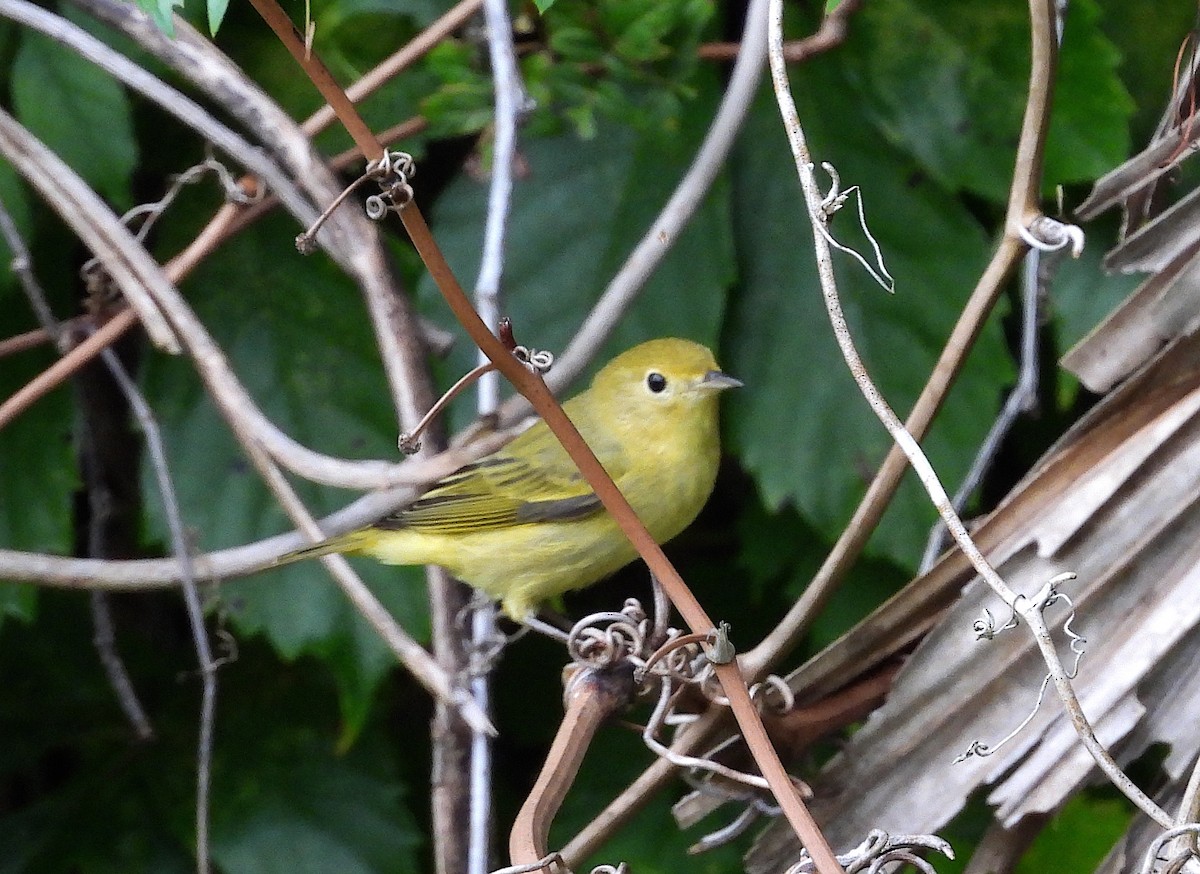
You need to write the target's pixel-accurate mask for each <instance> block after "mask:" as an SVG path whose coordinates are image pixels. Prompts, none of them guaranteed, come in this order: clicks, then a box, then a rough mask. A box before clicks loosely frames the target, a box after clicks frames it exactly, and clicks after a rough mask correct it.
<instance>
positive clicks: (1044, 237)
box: [1016, 215, 1086, 258]
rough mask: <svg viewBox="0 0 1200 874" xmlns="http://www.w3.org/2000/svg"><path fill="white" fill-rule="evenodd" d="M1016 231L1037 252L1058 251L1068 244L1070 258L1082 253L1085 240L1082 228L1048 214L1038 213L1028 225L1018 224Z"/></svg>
mask: <svg viewBox="0 0 1200 874" xmlns="http://www.w3.org/2000/svg"><path fill="white" fill-rule="evenodd" d="M1016 232H1017V236H1018V237H1020V238H1021V239H1022V240H1023V241H1024V242H1025V243H1026V244H1028V245H1029V247H1030V248H1033V249H1037V250H1038V251H1039V252H1058V251H1059V250H1061V249H1066V248H1067V247H1068V246H1069V247H1070V249H1071V257H1072V258H1078V257H1079V256H1080V255H1082V254H1083V247H1084V244H1085V242H1086V238H1085V237H1084V234H1083V229H1082V228H1080V227H1078V226H1077V225H1069V224H1065V223H1064V222H1060V221H1059V220H1058V219H1053V218H1050V216H1048V215H1039V216H1038V217H1037V218H1035V219H1034V220H1033V221H1031V222H1030V223H1029V227H1022V226H1021V225H1018V226H1017V227H1016Z"/></svg>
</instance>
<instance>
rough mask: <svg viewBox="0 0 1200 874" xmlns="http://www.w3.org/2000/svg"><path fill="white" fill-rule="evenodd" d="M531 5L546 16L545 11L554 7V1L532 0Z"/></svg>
mask: <svg viewBox="0 0 1200 874" xmlns="http://www.w3.org/2000/svg"><path fill="white" fill-rule="evenodd" d="M533 5H534V6H536V7H537V11H538V12H540V13H542V14H543V15H545V14H546V10H547V9H549V8H550V7H551V6H553V5H554V0H533Z"/></svg>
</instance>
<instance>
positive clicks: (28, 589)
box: [0, 583, 37, 622]
mask: <svg viewBox="0 0 1200 874" xmlns="http://www.w3.org/2000/svg"><path fill="white" fill-rule="evenodd" d="M36 615H37V586H34V585H32V584H28V583H6V584H4V585H0V621H2V620H3V619H4V617H5V616H11V617H12V618H14V619H19V620H20V621H22V622H32V621H33V619H34V617H35V616H36Z"/></svg>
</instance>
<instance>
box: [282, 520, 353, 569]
mask: <svg viewBox="0 0 1200 874" xmlns="http://www.w3.org/2000/svg"><path fill="white" fill-rule="evenodd" d="M375 536H376V535H375V532H373V531H372V530H371V529H370V528H360V529H359V530H357V531H350V532H348V533H346V534H340V535H338V536H337V537H330V538H329V539H328V540H322V541H321V542H320V543H314V544H313V545H312V546H303V547H301V548H300V549H296V550H293V551H292V552H288V553H284V554H283V555H281V556H279V558H277V559H275V561H274V566H275V567H278V566H279V565H282V564H291V563H292V562H294V561H303V560H304V559H306V558H320V557H321V556H323V555H332V554H333V553H335V552H358V551H359V550H361V549H363V548H364V547H366V546H367V545H368V544H370V543H372V542H374V540H375Z"/></svg>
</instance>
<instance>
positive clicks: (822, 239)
mask: <svg viewBox="0 0 1200 874" xmlns="http://www.w3.org/2000/svg"><path fill="white" fill-rule="evenodd" d="M1031 4H1032V6H1033V28H1032V30H1033V57H1034V63H1035V69H1036V65H1037V63H1038V60H1039V58H1042V59H1048V60H1047V61H1046V62H1047V63H1049V65H1050V68H1051V69H1052V68H1053V58H1054V53H1055V51H1056V44H1055V42H1054V40H1053V38H1052V37H1051V36H1050V29H1051V27H1052V26H1053V22H1054V11H1053V8H1052V5H1051V4H1050V3H1046V4H1045V6H1039V5H1038V0H1031ZM770 27H771V32H770V38H769V56H770V60H771V76H772V80H773V82H774V86H775V95H776V99H777V101H778V103H779V110H780V115H781V116H782V117H783V124H784V128H785V130H786V132H787V136H788V143H789V145H790V146H791V149H792V155H793V158H794V159H795V162H796V170H797V173H798V174H799V177H800V186H801V188H802V189H803V191H804V200H805V204H806V206H807V209H808V214H809V220H810V222H811V223H812V227H813V245H814V249H815V252H816V257H817V273H818V275H819V276H820V279H821V291H822V296H823V298H824V300H825V306H826V310H827V312H828V314H829V319H830V322H831V324H832V326H833V331H834V336H835V338H836V339H837V342H838V346H839V348H840V349H841V351H842V356H843V357H844V358H845V360H846V363H847V366H848V367H849V369H850V372H851V375H852V376H853V377H854V380H855V382H856V383H857V384H858V386H859V389H860V391H861V392H862V393H863V396H864V397H865V398H866V399H867V402H868V403H869V404H870V406H871V409H872V410H873V411H874V412H875V414H876V416H878V417H879V419H880V421H881V422H882V423H883V425H884V427H886V428H887V430H888V433H889V434H891V436H892V438H893V439H894V440H895V441H896V443H897V444H898V445H899V446H900V447H901V448H902V449H903V450H904V452H905V454H906V455H907V456H908V458H909V462H910V463H911V464H912V466H913V469H914V470H915V471H916V473H917V476H918V477H919V478H920V480H921V484H922V485H923V486H924V487H925V489H926V491H927V492H928V493H929V496H930V499H931V501H932V503H933V504H934V506H935V507H936V508H937V511H938V513H939V515H941V517H942V519H943V520H944V522H945V524H946V528H947V529H948V530H949V531H950V534H951V536H953V537H954V540H955V542H956V543H957V544H958V546H959V548H960V549H961V550H962V552H963V554H964V555H966V557H967V558H968V559H969V560H970V562H971V564H972V566H973V567H974V568H975V569H976V571H977V572H978V573H979V575H980V576H981V577H982V578H983V579H984V581H985V582H986V583H987V584H988V585H989V586H990V587H991V588H992V590H993V591H994V592H995V593H996V594H997V595H999V596H1000V597H1001V598H1002V599H1003V600H1004V602H1005V603H1006V604H1008V605H1009V606H1010V607H1011V608H1012V609H1013V610H1014V611H1015V612H1016V613H1019V614H1020V615H1021V616H1022V618H1024V619H1025V620H1026V622H1028V623H1029V625H1030V629H1031V631H1032V632H1033V633H1034V637H1035V639H1036V641H1037V644H1038V648H1039V649H1040V650H1041V651H1042V655H1043V658H1044V660H1045V661H1046V664H1047V666H1048V667H1049V669H1050V677H1051V678H1052V679H1053V681H1054V686H1055V689H1056V691H1057V692H1058V693H1059V696H1060V698H1061V699H1062V701H1063V704H1064V707H1065V708H1066V710H1067V713H1068V715H1069V717H1070V719H1071V722H1072V724H1073V725H1074V726H1075V729H1076V732H1077V734H1078V735H1079V738H1080V740H1081V741H1082V742H1083V744H1084V746H1085V747H1086V748H1087V750H1088V752H1090V753H1091V754H1092V757H1093V758H1094V759H1095V761H1096V763H1097V764H1098V765H1099V766H1100V768H1101V770H1102V771H1104V773H1105V775H1106V776H1108V777H1109V779H1110V780H1112V781H1113V783H1114V784H1115V785H1116V786H1117V787H1118V788H1119V789H1121V790H1122V792H1124V793H1125V795H1126V796H1127V797H1128V798H1129V799H1130V800H1131V801H1133V802H1134V803H1135V804H1136V805H1137V806H1138V807H1139V808H1141V809H1142V810H1143V811H1144V812H1145V813H1146V814H1147V815H1149V816H1151V817H1152V818H1154V819H1155V820H1156V821H1158V822H1160V823H1162V824H1164V825H1166V826H1168V827H1169V825H1170V818H1169V817H1167V815H1166V814H1165V813H1164V812H1163V811H1162V810H1161V809H1160V808H1159V807H1158V806H1157V805H1156V804H1155V803H1154V802H1153V801H1152V800H1151V799H1150V798H1149V797H1148V796H1146V795H1145V793H1143V792H1142V791H1141V790H1140V789H1138V788H1137V787H1136V786H1134V785H1133V784H1132V782H1131V781H1129V779H1128V778H1127V777H1125V775H1124V774H1123V773H1122V772H1121V770H1120V768H1119V767H1118V766H1117V764H1116V763H1115V762H1114V761H1113V760H1112V757H1111V756H1110V755H1109V754H1108V752H1107V750H1105V749H1104V748H1103V747H1102V746H1101V745H1100V743H1099V741H1098V740H1097V739H1096V737H1095V733H1094V732H1093V731H1092V729H1091V726H1090V725H1089V724H1088V722H1087V719H1086V717H1085V716H1084V715H1083V711H1082V709H1081V708H1080V706H1079V702H1078V699H1077V698H1076V696H1075V693H1074V689H1073V688H1072V687H1071V683H1070V680H1069V678H1068V677H1067V674H1066V671H1065V670H1064V668H1063V666H1062V663H1061V661H1060V660H1059V658H1058V653H1057V651H1056V650H1055V648H1054V643H1053V641H1052V639H1051V637H1050V633H1049V631H1048V630H1047V629H1046V625H1045V620H1044V618H1043V617H1042V613H1041V611H1042V610H1043V609H1044V608H1045V607H1046V606H1047V604H1048V603H1050V602H1051V601H1052V600H1053V599H1054V598H1055V597H1056V592H1055V589H1054V584H1055V582H1056V581H1057V580H1053V581H1050V582H1049V583H1047V584H1046V586H1045V587H1044V588H1043V590H1042V592H1039V593H1038V595H1036V596H1034V597H1032V598H1027V597H1025V596H1024V595H1017V594H1016V593H1015V592H1013V591H1012V590H1011V589H1010V588H1009V587H1008V585H1007V584H1006V583H1005V582H1004V581H1003V580H1002V579H1001V578H1000V576H999V574H997V573H996V571H995V570H994V569H993V568H992V567H991V565H990V564H988V562H987V561H986V559H984V557H983V555H982V553H980V551H979V549H978V547H976V545H975V543H974V542H973V541H972V540H971V538H970V536H969V535H968V534H967V531H966V528H965V526H964V525H963V524H962V520H961V519H959V517H958V514H957V513H955V512H954V509H953V507H952V506H951V505H950V499H949V497H948V496H947V495H946V492H945V489H944V488H943V487H942V485H941V483H940V482H939V481H938V479H937V475H936V474H935V472H934V471H933V468H932V466H931V465H930V464H929V461H928V460H927V459H926V458H925V456H924V454H923V453H922V452H921V448H920V446H919V445H918V444H917V442H916V441H915V440H914V439H913V437H912V435H911V434H909V433H908V432H907V431H905V430H904V426H903V425H902V424H901V423H900V420H899V419H898V418H897V417H896V415H895V413H894V412H892V410H891V408H890V407H889V406H888V404H887V402H886V401H885V400H884V399H883V397H882V396H881V395H880V394H879V391H878V390H877V389H876V387H875V385H874V384H873V383H872V382H871V380H870V377H869V376H868V374H867V372H866V368H865V366H864V365H863V362H862V359H861V358H860V357H859V355H858V352H857V350H856V349H855V348H854V343H853V339H852V338H851V336H850V332H849V328H848V326H847V324H846V320H845V316H844V314H843V313H842V309H841V304H840V301H839V299H838V292H837V285H836V282H835V280H834V276H833V262H832V259H831V257H830V251H829V244H828V241H827V238H826V234H825V233H824V222H826V221H827V220H828V216H827V214H826V213H825V208H824V204H823V198H822V195H821V192H820V191H819V189H818V188H817V184H816V180H815V179H814V177H813V164H812V160H811V158H810V156H809V152H808V145H807V143H806V140H805V136H804V131H803V129H802V127H801V125H800V118H799V115H798V114H797V112H796V106H795V103H794V101H793V100H792V96H791V90H790V86H789V84H788V79H787V68H786V66H785V64H784V61H783V57H782V52H781V46H782V41H783V36H782V33H783V5H782V0H771V20H770ZM1049 78H1050V80H1051V81H1053V77H1049ZM1036 87H1039V88H1041V89H1042V90H1043V91H1044V92H1045V94H1046V99H1047V100H1048V99H1049V93H1050V92H1049V88H1050V86H1049V85H1048V84H1045V83H1038V84H1037V86H1036ZM1028 169H1029V170H1030V172H1032V171H1034V170H1040V163H1039V164H1038V165H1037V166H1031V167H1029V168H1028ZM1018 172H1020V168H1018ZM1039 178H1040V177H1039ZM1027 191H1031V192H1032V195H1031V196H1034V197H1035V196H1036V187H1032V188H1031V189H1027ZM1018 201H1019V202H1018ZM1027 206H1028V204H1027V203H1026V201H1025V200H1022V199H1019V198H1014V199H1013V201H1011V202H1010V210H1013V211H1015V210H1018V209H1022V210H1023V209H1026V208H1027ZM1034 218H1038V216H1033V217H1032V218H1030V221H1032V220H1033V219H1034ZM1027 224H1028V223H1026V224H1022V225H1020V226H1015V227H1014V228H1013V231H1014V232H1015V233H1019V232H1020V231H1023V230H1024V228H1025V227H1026V226H1027Z"/></svg>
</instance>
